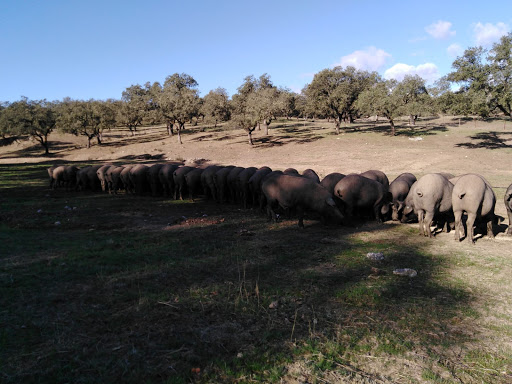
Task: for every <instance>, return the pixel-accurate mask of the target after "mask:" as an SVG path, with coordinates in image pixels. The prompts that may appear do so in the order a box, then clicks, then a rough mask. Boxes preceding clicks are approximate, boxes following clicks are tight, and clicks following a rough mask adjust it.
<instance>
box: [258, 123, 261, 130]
mask: <svg viewBox="0 0 512 384" xmlns="http://www.w3.org/2000/svg"><path fill="white" fill-rule="evenodd" d="M258 131H261V125H260V123H258Z"/></svg>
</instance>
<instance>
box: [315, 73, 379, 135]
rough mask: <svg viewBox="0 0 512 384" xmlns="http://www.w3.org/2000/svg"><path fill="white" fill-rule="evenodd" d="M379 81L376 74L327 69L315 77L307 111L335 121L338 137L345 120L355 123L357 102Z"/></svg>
mask: <svg viewBox="0 0 512 384" xmlns="http://www.w3.org/2000/svg"><path fill="white" fill-rule="evenodd" d="M379 79H380V77H379V75H378V74H377V73H376V72H368V71H361V70H358V69H355V68H354V67H351V66H349V67H346V68H343V67H339V66H338V67H335V68H333V69H324V70H323V71H320V72H319V73H317V74H316V75H315V77H314V78H313V81H312V82H311V84H309V85H308V87H307V88H306V90H305V94H306V97H307V103H308V104H309V105H308V107H307V109H308V110H313V111H316V112H317V113H320V114H321V115H323V116H325V117H328V118H332V119H334V121H335V124H336V133H339V129H340V124H341V122H342V121H343V120H348V121H350V122H353V120H354V118H355V117H356V115H357V113H358V111H357V108H356V105H355V103H356V100H357V99H358V97H359V95H360V94H361V92H363V91H364V90H366V89H368V88H370V87H371V86H372V85H374V84H375V83H376V82H377V81H378V80H379Z"/></svg>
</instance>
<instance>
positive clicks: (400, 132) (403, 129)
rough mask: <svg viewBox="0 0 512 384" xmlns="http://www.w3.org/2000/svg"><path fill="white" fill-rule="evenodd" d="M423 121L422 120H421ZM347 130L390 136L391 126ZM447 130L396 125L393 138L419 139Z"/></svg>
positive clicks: (434, 127) (355, 127)
mask: <svg viewBox="0 0 512 384" xmlns="http://www.w3.org/2000/svg"><path fill="white" fill-rule="evenodd" d="M422 121H423V120H422ZM348 128H349V129H351V131H353V132H360V133H368V132H373V133H382V134H384V135H391V126H390V125H389V124H388V123H377V124H363V125H359V124H358V125H357V126H356V125H354V126H352V127H351V126H349V127H348ZM447 131H448V129H447V128H446V126H444V125H440V126H434V125H432V126H429V125H427V126H425V125H422V124H419V123H418V124H417V125H402V124H398V125H396V126H395V136H405V137H419V136H431V135H438V134H439V133H443V132H447Z"/></svg>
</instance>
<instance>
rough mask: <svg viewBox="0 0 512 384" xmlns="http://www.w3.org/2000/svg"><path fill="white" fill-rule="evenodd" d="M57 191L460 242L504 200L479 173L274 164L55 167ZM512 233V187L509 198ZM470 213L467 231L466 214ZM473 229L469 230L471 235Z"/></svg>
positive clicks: (53, 185)
mask: <svg viewBox="0 0 512 384" xmlns="http://www.w3.org/2000/svg"><path fill="white" fill-rule="evenodd" d="M48 175H49V177H50V188H56V187H65V188H67V189H74V190H86V189H89V190H93V191H100V190H102V191H104V192H109V193H114V194H115V193H117V192H118V191H120V190H124V191H126V193H130V194H137V195H144V194H151V195H153V196H159V195H164V196H170V197H172V198H174V199H178V198H179V199H183V197H184V196H187V195H188V197H189V198H190V199H192V200H193V199H194V197H197V196H198V195H202V196H204V197H205V198H206V199H213V200H215V201H217V202H219V203H227V202H229V203H239V204H242V205H243V207H244V208H247V207H248V206H259V207H260V209H264V208H265V207H266V212H267V216H268V219H269V220H273V221H277V219H278V217H279V215H280V214H286V215H290V214H292V213H293V214H295V215H296V216H297V217H298V220H299V222H298V224H299V226H300V227H303V226H304V224H303V218H304V212H305V211H308V212H311V213H314V214H317V215H318V216H319V217H320V219H321V220H322V222H327V221H330V222H334V223H339V224H344V223H347V222H348V221H350V220H351V219H352V218H353V217H363V218H364V217H371V218H374V219H376V220H377V221H385V220H389V219H392V220H395V221H401V222H407V221H412V220H417V221H418V223H419V227H420V233H421V234H423V235H425V236H429V237H432V230H431V227H432V225H433V224H436V225H437V228H443V230H446V231H448V230H449V228H452V229H455V239H456V240H458V241H459V240H460V239H461V238H464V237H466V238H467V239H468V241H469V242H471V243H473V242H474V227H475V226H476V225H477V224H485V225H486V228H487V235H488V236H489V237H494V230H493V224H494V223H495V222H496V217H495V214H494V208H495V205H496V195H495V194H494V191H493V190H492V187H491V185H490V184H489V183H488V182H487V180H486V179H485V178H484V177H482V176H480V175H477V174H465V175H461V176H457V177H455V176H454V175H451V174H448V173H430V174H426V175H424V176H422V177H421V178H419V179H416V177H415V176H414V175H413V174H411V173H402V174H401V175H399V176H398V177H397V178H396V179H395V180H393V182H392V183H391V184H390V183H389V180H388V178H387V176H386V175H385V174H384V173H383V172H381V171H377V170H370V171H367V172H363V173H360V174H348V175H344V174H342V173H331V174H329V175H327V176H325V178H323V180H320V178H319V177H318V175H317V173H316V172H315V171H313V170H312V169H307V170H305V171H304V172H302V174H300V173H299V172H297V170H295V169H293V168H288V169H286V170H284V171H275V170H274V171H273V170H272V169H270V168H269V167H261V168H255V167H248V168H244V167H236V166H232V165H230V166H220V165H210V166H207V167H191V166H184V165H176V164H153V165H144V164H136V165H124V166H116V165H112V164H105V165H95V166H87V167H83V168H77V167H75V166H52V167H50V168H49V169H48ZM504 202H505V206H506V210H507V214H508V219H509V226H508V229H507V234H509V235H512V184H511V185H510V186H509V187H508V189H507V191H506V192H505V198H504ZM464 213H465V214H466V228H467V231H465V230H464V225H463V220H462V217H463V214H464ZM466 232H467V233H466Z"/></svg>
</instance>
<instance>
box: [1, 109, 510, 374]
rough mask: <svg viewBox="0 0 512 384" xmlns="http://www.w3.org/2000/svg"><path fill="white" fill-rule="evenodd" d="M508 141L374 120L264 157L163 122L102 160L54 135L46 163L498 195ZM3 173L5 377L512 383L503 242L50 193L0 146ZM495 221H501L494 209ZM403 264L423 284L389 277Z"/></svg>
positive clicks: (33, 168) (96, 151)
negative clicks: (444, 177) (416, 185)
mask: <svg viewBox="0 0 512 384" xmlns="http://www.w3.org/2000/svg"><path fill="white" fill-rule="evenodd" d="M271 128H272V126H271ZM511 128H512V127H508V128H505V130H503V121H491V122H481V121H479V122H477V125H476V127H475V124H474V122H472V121H471V122H467V123H465V124H464V125H462V126H461V127H459V126H458V122H457V120H453V119H451V118H444V119H440V120H425V121H423V123H422V125H420V126H418V127H416V128H410V127H406V126H404V127H402V128H400V129H399V130H398V132H399V135H398V136H397V137H390V136H388V135H386V127H385V125H384V124H376V125H374V124H373V123H372V122H362V123H359V124H357V126H355V127H353V128H350V129H348V130H346V131H345V133H344V134H343V135H341V136H335V135H333V134H332V131H333V129H332V127H330V126H329V125H328V123H326V122H315V123H312V122H308V123H307V124H306V126H305V127H304V126H303V123H302V122H296V121H292V122H286V121H279V122H277V123H276V124H275V126H274V128H273V129H272V130H271V137H269V138H267V137H264V136H263V135H261V133H258V134H257V138H256V139H257V140H256V145H255V146H254V147H253V148H250V147H249V145H248V144H247V143H246V141H245V135H243V134H242V133H241V132H238V131H223V130H210V129H206V131H205V132H201V131H200V130H199V129H197V130H196V129H195V128H193V129H191V130H190V131H189V132H188V133H187V135H186V136H184V137H183V139H184V145H183V146H181V147H180V146H178V144H177V143H176V140H175V139H174V138H167V137H165V135H164V131H163V128H159V127H157V128H148V129H147V132H146V133H142V132H141V133H139V134H138V135H137V136H135V137H134V138H132V137H130V136H128V135H126V132H123V131H116V132H109V133H107V134H105V143H106V145H105V146H103V147H93V148H92V149H91V150H90V151H88V150H86V149H82V148H80V149H75V146H77V145H81V144H80V141H75V140H76V139H75V138H71V137H58V136H56V140H57V139H59V140H60V139H62V140H63V142H69V143H70V144H59V145H58V148H59V149H58V151H59V152H58V154H56V155H55V157H54V158H52V160H54V161H62V162H77V163H79V164H80V163H83V162H93V161H96V160H97V159H99V160H101V161H104V160H115V161H119V162H124V161H147V160H144V157H142V156H141V155H144V154H150V155H153V156H155V157H157V158H158V157H160V158H162V156H163V157H165V158H167V159H172V160H174V159H177V158H181V159H184V160H190V159H209V160H210V161H212V162H217V163H222V164H228V163H230V164H237V165H242V166H249V165H270V166H271V167H273V168H281V169H284V168H286V167H289V166H293V167H296V168H297V169H299V170H303V169H305V168H313V169H315V170H317V171H318V173H320V174H321V175H322V176H324V175H325V174H327V173H329V172H332V171H341V172H344V173H348V172H351V171H364V170H366V169H371V168H379V169H382V170H384V171H385V172H386V173H388V175H389V176H390V178H393V177H394V176H396V175H398V174H399V173H401V172H405V171H410V172H413V173H415V174H417V175H421V174H423V173H426V172H429V171H433V170H435V171H441V170H442V171H448V172H452V173H455V174H460V173H463V172H468V171H472V172H478V173H481V174H483V175H485V176H486V177H487V178H488V179H489V180H490V181H491V183H492V184H493V185H494V186H495V187H496V188H495V191H496V194H497V195H498V198H501V197H502V196H503V192H504V189H503V190H502V189H500V188H497V187H502V186H506V185H508V184H510V182H511V181H512V175H511V170H510V167H508V166H506V165H505V164H508V163H507V161H508V159H509V157H510V154H511V146H512V143H511V142H510V139H509V137H511V136H510V134H509V132H508V129H511ZM493 132H495V133H493ZM417 137H421V138H422V139H423V140H414V141H413V140H409V139H410V138H417ZM14 155H16V156H17V157H12V156H14ZM466 156H467V157H466ZM139 157H141V158H139ZM136 158H138V159H136ZM0 161H2V162H3V163H4V165H1V166H0V185H1V187H2V189H0V202H1V222H0V241H1V242H2V244H3V245H4V246H3V247H2V251H1V252H0V307H1V309H0V324H1V327H0V375H1V381H3V382H7V383H11V382H12V383H14V382H98V381H101V382H112V381H122V382H169V383H182V382H287V383H300V382H302V383H303V382H311V383H313V382H318V383H322V382H366V383H383V382H384V383H391V382H392V383H418V382H419V383H423V382H434V383H460V382H463V383H472V382H485V383H509V382H511V380H512V376H511V373H512V345H511V343H510V340H511V338H510V336H511V333H512V327H511V324H512V322H511V320H512V312H511V311H510V308H511V303H512V300H511V294H510V292H511V291H512V290H511V281H510V278H509V277H510V276H511V275H512V249H511V246H512V242H511V241H508V240H507V239H506V238H505V237H502V236H499V237H498V238H497V239H496V240H494V241H490V240H487V239H485V238H478V239H477V242H476V245H474V246H471V245H469V244H466V243H465V242H464V243H456V242H455V241H454V240H453V237H452V234H444V233H443V234H439V235H438V236H436V238H435V239H433V240H432V239H425V238H421V237H419V236H418V235H417V232H418V231H417V228H416V225H413V224H411V225H395V224H392V223H386V224H376V223H365V222H359V223H356V225H354V226H351V227H323V226H321V225H320V224H319V223H318V222H317V221H315V220H312V219H311V218H309V219H308V220H306V221H305V224H306V228H305V230H302V231H301V230H298V229H297V227H296V222H295V221H286V220H285V221H283V222H281V223H278V224H268V223H267V222H266V221H265V218H264V216H263V215H261V214H260V213H259V212H258V211H257V210H248V211H244V210H241V209H240V207H238V206H235V205H223V206H219V205H216V204H212V203H209V202H205V201H197V202H195V203H191V202H188V201H185V202H174V201H171V200H168V199H165V198H150V197H132V196H125V195H120V196H107V195H94V194H89V193H66V192H65V191H63V190H57V191H50V190H48V189H47V180H46V173H45V172H46V171H45V168H46V166H47V165H48V159H44V158H39V157H38V155H37V151H34V149H31V148H30V144H28V143H21V144H11V145H10V146H5V147H1V148H0ZM39 161H44V162H41V163H38V162H39ZM152 161H156V159H152ZM24 162H28V163H29V164H23V163H24ZM65 207H69V208H71V209H67V208H65ZM73 207H76V209H73ZM38 211H39V212H38ZM497 212H498V214H500V215H501V216H504V215H505V214H504V208H503V206H502V202H501V201H500V200H499V202H498V205H497ZM183 217H185V219H184V218H183ZM57 221H59V222H60V223H61V224H60V225H55V222H57ZM504 227H505V226H504V225H501V226H500V227H499V230H500V231H503V230H504ZM368 252H383V253H384V255H385V257H386V258H385V260H384V261H382V262H372V261H370V260H368V259H367V258H366V253H368ZM404 267H409V268H414V269H416V270H417V271H418V276H417V277H415V278H412V279H409V278H403V277H400V276H396V275H393V273H392V272H393V270H394V269H396V268H404Z"/></svg>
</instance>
